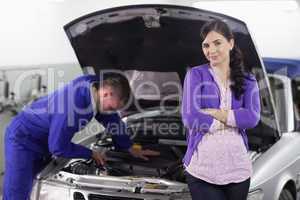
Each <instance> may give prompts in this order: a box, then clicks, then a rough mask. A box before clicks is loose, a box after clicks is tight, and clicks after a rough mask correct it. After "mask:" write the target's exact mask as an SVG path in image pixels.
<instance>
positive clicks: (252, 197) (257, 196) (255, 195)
mask: <svg viewBox="0 0 300 200" xmlns="http://www.w3.org/2000/svg"><path fill="white" fill-rule="evenodd" d="M263 198H264V193H263V191H262V190H254V191H252V192H249V193H248V197H247V200H263Z"/></svg>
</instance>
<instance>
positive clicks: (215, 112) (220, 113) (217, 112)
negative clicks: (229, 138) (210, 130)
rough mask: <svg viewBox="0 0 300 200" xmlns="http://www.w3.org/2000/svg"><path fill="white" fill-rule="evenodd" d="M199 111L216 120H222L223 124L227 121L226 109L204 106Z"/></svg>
mask: <svg viewBox="0 0 300 200" xmlns="http://www.w3.org/2000/svg"><path fill="white" fill-rule="evenodd" d="M200 112H202V113H205V114H207V115H210V116H212V117H213V118H215V119H216V120H219V121H220V122H223V123H224V124H226V122H227V117H228V110H223V109H215V108H205V109H201V110H200Z"/></svg>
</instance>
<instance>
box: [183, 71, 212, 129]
mask: <svg viewBox="0 0 300 200" xmlns="http://www.w3.org/2000/svg"><path fill="white" fill-rule="evenodd" d="M201 84H203V83H202V80H201V75H200V74H198V72H197V71H196V70H193V69H191V70H189V71H188V72H187V74H186V76H185V80H184V87H183V97H182V106H181V116H182V121H183V124H184V126H185V127H187V128H188V129H197V130H199V131H203V132H207V131H208V130H209V128H210V126H211V124H212V122H213V119H214V118H213V117H212V116H210V115H208V114H205V113H201V112H199V109H201V107H200V106H201Z"/></svg>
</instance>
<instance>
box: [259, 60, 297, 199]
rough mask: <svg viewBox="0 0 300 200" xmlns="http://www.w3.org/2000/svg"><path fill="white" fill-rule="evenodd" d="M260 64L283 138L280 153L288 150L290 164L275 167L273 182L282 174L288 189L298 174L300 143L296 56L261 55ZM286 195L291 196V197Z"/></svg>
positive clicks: (292, 188)
mask: <svg viewBox="0 0 300 200" xmlns="http://www.w3.org/2000/svg"><path fill="white" fill-rule="evenodd" d="M263 63H264V66H265V68H266V70H267V73H268V78H269V81H270V87H271V91H272V95H273V98H274V100H275V107H276V112H277V115H278V117H279V122H280V129H281V132H282V138H284V140H285V142H284V143H283V145H284V146H285V147H284V148H282V150H281V152H280V153H281V154H282V153H283V152H288V153H285V154H286V155H285V156H284V157H286V158H285V159H287V160H290V164H289V165H288V166H286V167H285V168H284V170H283V169H280V168H278V170H281V171H282V172H281V173H280V174H281V177H280V178H279V179H278V184H277V185H280V184H282V183H280V182H281V181H280V180H284V179H286V178H284V177H289V183H290V186H289V187H290V190H294V189H295V188H294V186H295V185H297V183H298V182H299V180H298V179H299V175H300V174H299V160H298V157H299V152H300V151H299V150H300V149H299V148H298V146H299V145H300V135H299V134H300V59H287V58H268V57H266V58H263ZM296 175H297V176H296ZM291 186H292V187H291ZM296 189H297V188H296ZM287 193H288V192H287ZM288 196H291V194H288ZM286 198H287V199H291V197H289V198H288V197H286Z"/></svg>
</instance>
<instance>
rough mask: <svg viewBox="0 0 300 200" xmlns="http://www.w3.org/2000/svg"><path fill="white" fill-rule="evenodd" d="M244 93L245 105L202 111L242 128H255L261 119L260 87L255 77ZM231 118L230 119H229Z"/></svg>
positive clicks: (227, 123) (229, 124)
mask: <svg viewBox="0 0 300 200" xmlns="http://www.w3.org/2000/svg"><path fill="white" fill-rule="evenodd" d="M251 79H253V80H250V81H249V82H248V84H247V88H246V91H245V93H244V97H243V102H244V106H243V107H242V108H239V109H233V110H223V109H202V110H200V112H202V113H206V114H208V115H210V116H212V117H214V118H215V119H216V120H218V121H220V122H222V123H224V124H226V125H228V126H232V127H237V128H241V129H248V128H254V127H255V126H256V125H257V123H258V122H259V119H260V98H259V88H258V84H257V81H256V80H255V78H254V77H253V78H251ZM228 119H230V120H228Z"/></svg>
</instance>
